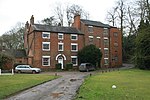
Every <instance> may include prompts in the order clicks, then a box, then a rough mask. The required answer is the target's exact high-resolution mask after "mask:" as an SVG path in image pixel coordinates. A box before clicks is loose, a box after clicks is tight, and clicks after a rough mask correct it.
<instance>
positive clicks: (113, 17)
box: [106, 7, 117, 26]
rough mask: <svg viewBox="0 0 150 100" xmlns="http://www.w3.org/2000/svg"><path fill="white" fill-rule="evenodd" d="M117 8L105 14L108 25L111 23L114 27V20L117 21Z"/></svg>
mask: <svg viewBox="0 0 150 100" xmlns="http://www.w3.org/2000/svg"><path fill="white" fill-rule="evenodd" d="M116 12H117V7H115V8H113V9H112V10H110V11H108V12H107V17H106V20H107V21H108V22H110V23H112V25H113V26H115V23H116V19H117V15H116Z"/></svg>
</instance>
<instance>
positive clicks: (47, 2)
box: [0, 0, 116, 35]
mask: <svg viewBox="0 0 150 100" xmlns="http://www.w3.org/2000/svg"><path fill="white" fill-rule="evenodd" d="M115 2H116V0H0V35H2V34H4V33H5V32H7V31H9V30H10V29H12V28H13V27H14V26H15V25H16V24H17V23H18V22H22V23H25V22H26V21H29V20H30V17H31V15H34V18H35V22H37V21H41V20H42V19H44V18H47V17H49V16H52V14H53V11H52V10H53V8H54V7H55V6H56V4H57V3H62V4H63V5H64V4H66V5H71V4H76V5H79V6H81V7H82V8H83V9H84V10H86V11H87V12H88V13H89V14H90V20H95V21H101V22H104V23H105V22H106V21H105V18H106V14H107V11H108V10H110V9H111V8H112V7H113V6H115V5H114V4H115Z"/></svg>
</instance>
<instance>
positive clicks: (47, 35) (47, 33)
mask: <svg viewBox="0 0 150 100" xmlns="http://www.w3.org/2000/svg"><path fill="white" fill-rule="evenodd" d="M42 38H43V39H50V33H49V32H42Z"/></svg>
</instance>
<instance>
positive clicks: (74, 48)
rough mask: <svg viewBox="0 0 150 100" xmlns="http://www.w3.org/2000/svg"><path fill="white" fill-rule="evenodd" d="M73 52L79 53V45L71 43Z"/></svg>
mask: <svg viewBox="0 0 150 100" xmlns="http://www.w3.org/2000/svg"><path fill="white" fill-rule="evenodd" d="M71 51H78V44H77V43H71Z"/></svg>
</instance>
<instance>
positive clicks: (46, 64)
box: [42, 56, 50, 66]
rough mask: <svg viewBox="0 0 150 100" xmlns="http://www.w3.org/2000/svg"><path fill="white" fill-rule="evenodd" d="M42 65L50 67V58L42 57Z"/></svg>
mask: <svg viewBox="0 0 150 100" xmlns="http://www.w3.org/2000/svg"><path fill="white" fill-rule="evenodd" d="M42 65H43V66H50V56H42Z"/></svg>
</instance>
